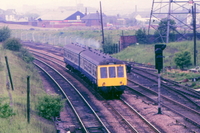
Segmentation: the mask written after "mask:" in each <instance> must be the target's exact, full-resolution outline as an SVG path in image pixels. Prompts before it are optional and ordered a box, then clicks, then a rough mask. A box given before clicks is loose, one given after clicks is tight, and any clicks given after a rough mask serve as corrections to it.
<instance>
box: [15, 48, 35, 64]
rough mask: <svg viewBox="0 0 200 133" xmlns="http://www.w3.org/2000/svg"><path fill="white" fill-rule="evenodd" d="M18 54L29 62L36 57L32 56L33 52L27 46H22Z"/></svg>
mask: <svg viewBox="0 0 200 133" xmlns="http://www.w3.org/2000/svg"><path fill="white" fill-rule="evenodd" d="M18 56H19V57H20V58H21V59H22V60H23V61H25V62H27V63H29V62H32V61H33V60H34V57H33V56H32V54H31V53H30V52H29V51H28V50H27V49H25V48H21V49H20V53H19V54H18Z"/></svg>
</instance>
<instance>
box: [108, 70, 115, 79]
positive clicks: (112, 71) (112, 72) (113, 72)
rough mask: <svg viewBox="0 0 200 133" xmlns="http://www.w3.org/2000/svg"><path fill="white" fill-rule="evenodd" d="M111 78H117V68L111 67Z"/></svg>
mask: <svg viewBox="0 0 200 133" xmlns="http://www.w3.org/2000/svg"><path fill="white" fill-rule="evenodd" d="M109 77H110V78H115V77H116V73H115V67H109Z"/></svg>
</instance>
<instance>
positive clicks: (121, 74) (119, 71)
mask: <svg viewBox="0 0 200 133" xmlns="http://www.w3.org/2000/svg"><path fill="white" fill-rule="evenodd" d="M117 76H118V77H124V67H123V66H118V67H117Z"/></svg>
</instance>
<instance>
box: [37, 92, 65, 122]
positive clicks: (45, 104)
mask: <svg viewBox="0 0 200 133" xmlns="http://www.w3.org/2000/svg"><path fill="white" fill-rule="evenodd" d="M63 102H64V101H62V99H61V97H60V96H50V95H44V96H42V97H40V98H39V101H38V104H37V107H36V108H37V109H38V111H39V112H38V113H39V115H41V116H42V117H44V118H46V119H52V118H54V117H57V116H59V114H60V111H61V109H62V107H63Z"/></svg>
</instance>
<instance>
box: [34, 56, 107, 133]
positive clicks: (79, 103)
mask: <svg viewBox="0 0 200 133" xmlns="http://www.w3.org/2000/svg"><path fill="white" fill-rule="evenodd" d="M34 64H35V65H37V66H38V67H39V68H41V69H43V70H44V71H46V72H48V75H50V76H51V77H52V78H53V81H54V82H56V84H57V86H58V87H59V88H60V90H61V91H62V93H63V95H64V96H65V98H67V102H68V103H69V104H70V106H71V107H72V109H73V111H74V113H75V114H76V116H77V119H78V120H79V123H80V125H81V130H82V131H83V132H86V133H91V132H102V133H110V131H109V130H108V129H107V127H106V126H105V125H104V123H103V122H102V120H101V119H100V118H99V116H98V115H97V114H96V112H95V111H94V109H93V108H92V107H91V105H90V104H89V103H88V102H87V100H86V99H85V98H84V97H83V96H82V95H81V93H80V92H79V91H78V89H77V88H76V87H75V86H74V85H73V84H72V83H71V82H69V81H68V80H67V79H66V78H65V77H64V76H63V75H62V74H60V73H59V72H58V71H57V70H55V69H54V68H52V67H51V66H49V65H48V64H46V63H44V62H42V61H41V60H38V59H36V60H35V61H34ZM91 120H92V121H91Z"/></svg>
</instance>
